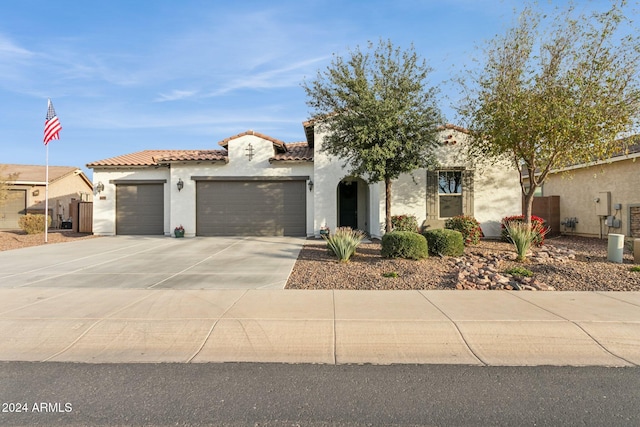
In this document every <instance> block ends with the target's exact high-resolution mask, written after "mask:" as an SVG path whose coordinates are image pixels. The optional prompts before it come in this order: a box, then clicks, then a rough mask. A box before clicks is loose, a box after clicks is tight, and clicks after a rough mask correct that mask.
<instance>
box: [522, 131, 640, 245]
mask: <svg viewBox="0 0 640 427" xmlns="http://www.w3.org/2000/svg"><path fill="white" fill-rule="evenodd" d="M626 145H627V148H626V150H624V152H621V153H619V154H616V155H614V156H612V157H611V158H609V159H606V160H603V161H598V162H593V163H588V164H579V165H574V166H570V167H567V168H564V169H558V170H554V171H552V173H550V174H549V175H548V176H547V179H546V181H545V182H544V184H543V185H542V188H539V189H538V191H537V194H536V196H537V197H536V198H534V207H535V206H536V204H542V203H543V202H546V200H544V199H553V198H555V199H556V204H558V205H559V217H560V221H559V222H560V224H561V225H560V231H561V232H562V233H566V234H576V235H581V236H586V237H603V236H605V235H607V234H609V233H614V234H624V235H625V236H627V237H633V238H640V161H638V159H639V158H640V137H634V138H630V139H629V140H628V142H627V144H626ZM525 182H528V178H526V179H525ZM545 219H546V218H545Z"/></svg>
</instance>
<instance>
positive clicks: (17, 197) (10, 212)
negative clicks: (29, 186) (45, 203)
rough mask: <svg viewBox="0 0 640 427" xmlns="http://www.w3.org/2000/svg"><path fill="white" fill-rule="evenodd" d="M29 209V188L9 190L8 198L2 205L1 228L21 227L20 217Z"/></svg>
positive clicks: (0, 214)
mask: <svg viewBox="0 0 640 427" xmlns="http://www.w3.org/2000/svg"><path fill="white" fill-rule="evenodd" d="M26 209H27V190H9V194H8V198H7V200H6V201H5V202H4V203H3V204H2V205H1V206H0V228H4V229H18V228H20V225H19V221H20V217H22V216H24V214H25V213H26Z"/></svg>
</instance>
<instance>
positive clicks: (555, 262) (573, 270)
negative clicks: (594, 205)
mask: <svg viewBox="0 0 640 427" xmlns="http://www.w3.org/2000/svg"><path fill="white" fill-rule="evenodd" d="M550 248H553V249H558V250H560V251H564V250H569V252H570V253H571V257H568V256H567V257H559V258H558V259H554V258H553V257H551V258H547V257H546V256H541V257H538V256H535V255H536V254H538V252H540V251H547V250H549V249H550ZM380 249H381V246H380V242H379V241H376V240H374V241H373V242H371V243H362V244H361V245H360V246H359V247H358V250H357V251H356V253H355V255H354V256H353V257H352V258H351V260H350V261H349V262H347V263H339V262H336V258H335V257H332V256H331V255H330V254H329V253H328V251H327V249H326V245H325V244H324V242H323V241H321V240H316V239H309V240H307V242H306V243H305V245H304V248H303V249H302V251H300V254H299V256H298V260H297V261H296V264H295V266H294V268H293V271H292V273H291V275H290V276H289V281H288V282H287V286H286V287H287V288H288V289H379V290H384V289H456V285H458V283H459V277H458V273H459V272H460V267H459V264H460V262H462V261H465V260H477V259H483V258H485V257H487V258H499V261H498V269H499V270H500V271H506V270H508V269H510V268H514V267H517V266H523V267H525V268H526V269H527V270H530V271H531V272H532V273H533V276H532V277H533V278H534V279H535V280H538V281H539V282H541V283H544V284H546V285H547V286H549V287H552V288H553V289H555V290H557V291H640V272H634V271H631V269H632V267H633V266H634V264H633V255H632V254H631V253H630V252H629V251H628V250H626V249H625V252H624V263H622V264H616V263H611V262H608V261H607V240H606V239H597V238H585V237H576V236H561V237H558V238H553V239H546V240H545V245H543V246H542V247H540V248H538V247H535V248H532V255H533V256H531V257H530V259H531V260H530V262H527V263H519V262H516V261H515V260H514V259H510V258H515V257H514V256H513V255H514V254H515V252H514V249H513V245H512V244H511V243H506V242H501V241H495V240H486V239H483V240H482V241H481V242H480V243H479V244H478V245H472V246H468V247H466V248H465V255H463V256H462V257H444V258H441V257H438V256H431V257H429V258H427V259H423V260H420V261H413V260H406V259H386V258H382V257H381V256H380ZM392 273H395V274H392Z"/></svg>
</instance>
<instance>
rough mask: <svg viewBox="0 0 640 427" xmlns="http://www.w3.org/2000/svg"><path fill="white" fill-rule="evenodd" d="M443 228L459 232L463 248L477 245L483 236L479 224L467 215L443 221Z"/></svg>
mask: <svg viewBox="0 0 640 427" xmlns="http://www.w3.org/2000/svg"><path fill="white" fill-rule="evenodd" d="M444 228H448V229H450V230H456V231H459V232H461V233H462V238H463V239H464V245H465V246H468V245H477V244H478V243H480V238H481V237H482V236H483V235H482V228H480V223H479V222H478V220H477V219H475V218H474V217H472V216H469V215H458V216H454V217H453V218H449V219H448V220H446V221H445V223H444Z"/></svg>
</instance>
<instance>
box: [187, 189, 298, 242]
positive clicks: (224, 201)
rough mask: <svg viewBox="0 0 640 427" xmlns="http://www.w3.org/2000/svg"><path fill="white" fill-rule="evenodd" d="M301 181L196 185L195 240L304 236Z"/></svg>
mask: <svg viewBox="0 0 640 427" xmlns="http://www.w3.org/2000/svg"><path fill="white" fill-rule="evenodd" d="M305 189H306V185H305V181H198V182H197V183H196V192H197V196H196V234H197V235H199V236H305V235H306V192H305Z"/></svg>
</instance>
